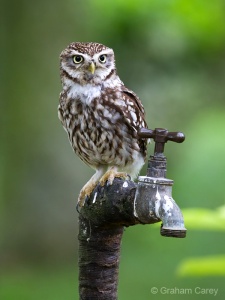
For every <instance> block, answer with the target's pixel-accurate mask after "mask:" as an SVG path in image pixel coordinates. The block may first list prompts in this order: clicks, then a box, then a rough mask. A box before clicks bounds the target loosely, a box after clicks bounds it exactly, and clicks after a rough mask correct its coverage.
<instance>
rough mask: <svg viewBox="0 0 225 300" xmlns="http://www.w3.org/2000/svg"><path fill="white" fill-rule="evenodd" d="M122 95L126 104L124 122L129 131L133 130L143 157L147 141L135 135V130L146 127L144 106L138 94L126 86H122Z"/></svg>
mask: <svg viewBox="0 0 225 300" xmlns="http://www.w3.org/2000/svg"><path fill="white" fill-rule="evenodd" d="M122 95H123V96H122V97H123V101H124V102H125V104H126V106H127V107H126V109H123V115H124V117H125V119H126V123H127V124H128V123H129V124H128V127H130V128H131V131H133V135H134V137H136V138H137V140H138V144H139V147H140V150H141V152H142V153H143V155H144V157H145V156H146V152H147V143H148V142H149V141H147V140H146V139H141V138H138V137H137V132H138V131H139V130H140V129H141V128H147V127H148V125H147V123H146V121H145V111H144V107H143V105H142V103H141V100H140V99H139V98H138V96H137V95H136V94H135V93H134V92H133V91H131V90H129V89H127V88H126V87H123V88H122Z"/></svg>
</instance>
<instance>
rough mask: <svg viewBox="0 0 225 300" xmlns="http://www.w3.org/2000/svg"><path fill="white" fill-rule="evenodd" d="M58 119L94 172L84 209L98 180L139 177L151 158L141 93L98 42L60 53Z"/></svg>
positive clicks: (83, 195) (85, 192)
mask: <svg viewBox="0 0 225 300" xmlns="http://www.w3.org/2000/svg"><path fill="white" fill-rule="evenodd" d="M60 76H61V81H62V87H63V89H62V92H61V93H60V104H59V108H58V113H59V119H60V121H61V122H62V125H63V127H64V129H65V130H66V131H67V133H68V137H69V141H70V143H71V145H72V147H73V150H74V151H75V153H76V154H77V155H78V156H79V158H80V159H81V160H82V161H83V162H84V163H86V164H87V165H88V166H90V167H92V168H93V169H95V171H96V172H95V174H94V175H93V176H92V177H91V179H90V180H89V181H88V182H87V183H86V184H85V185H84V187H83V188H82V190H81V191H80V194H79V198H78V205H79V206H80V207H82V206H83V205H84V203H85V199H86V197H88V196H90V194H91V192H92V191H93V190H94V188H95V187H96V185H97V184H98V182H100V184H101V185H104V183H105V182H106V181H107V180H108V182H109V184H112V183H113V180H114V178H115V177H122V178H126V177H127V176H128V174H129V175H130V177H131V179H134V178H135V177H136V176H137V175H138V173H139V171H140V169H141V167H142V166H143V164H144V162H145V158H146V140H145V139H141V138H139V137H138V130H139V129H140V128H143V127H147V124H146V122H145V115H144V108H143V106H142V104H141V101H140V99H139V98H138V97H137V95H136V94H135V93H134V92H132V91H131V90H129V89H128V88H126V87H125V86H124V84H123V82H122V81H121V80H120V78H119V76H118V75H117V73H116V66H115V58H114V52H113V50H112V49H110V48H108V47H106V46H104V45H102V44H98V43H71V44H70V45H69V46H68V47H67V48H66V49H65V50H64V51H62V53H61V55H60Z"/></svg>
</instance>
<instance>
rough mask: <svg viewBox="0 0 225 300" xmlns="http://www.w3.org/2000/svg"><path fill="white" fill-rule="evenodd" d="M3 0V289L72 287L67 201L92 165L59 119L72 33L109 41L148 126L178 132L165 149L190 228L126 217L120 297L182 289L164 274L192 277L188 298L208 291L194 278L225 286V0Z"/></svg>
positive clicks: (73, 237)
mask: <svg viewBox="0 0 225 300" xmlns="http://www.w3.org/2000/svg"><path fill="white" fill-rule="evenodd" d="M1 3H2V5H1V7H2V9H1V11H2V16H1V26H0V33H1V47H0V53H1V68H0V76H1V155H0V165H1V168H0V188H1V189H0V191H1V194H0V195H1V198H0V225H1V226H0V273H1V274H0V299H1V300H14V299H22V300H36V299H48V300H51V299H54V300H60V299H78V281H77V276H78V270H77V249H78V244H77V233H78V229H77V220H78V215H77V213H76V210H75V204H76V198H77V195H78V192H79V190H80V188H81V187H82V186H83V185H84V183H85V182H86V181H87V180H88V178H89V177H90V176H91V175H92V174H93V171H92V170H91V169H89V168H88V167H87V166H85V165H84V164H83V163H82V162H81V161H80V160H79V159H78V158H77V157H76V156H75V155H74V153H73V151H72V150H71V148H70V145H69V142H68V140H67V136H66V133H65V132H64V130H63V129H62V126H61V124H60V122H59V120H58V118H57V105H58V95H59V92H60V90H61V84H60V79H59V54H60V52H61V51H62V50H63V49H64V48H65V47H66V46H67V45H68V44H69V43H70V42H73V41H96V42H100V43H103V44H105V45H107V46H109V47H111V48H113V49H114V51H115V55H116V60H117V69H118V73H119V75H120V77H121V79H122V80H123V81H124V83H125V84H126V85H127V86H128V87H129V88H130V89H132V90H134V91H135V92H136V93H137V94H138V95H139V96H140V98H141V99H142V102H143V104H144V106H145V109H146V115H147V121H148V124H149V127H150V128H155V127H165V128H168V129H169V130H170V131H178V130H179V131H182V132H184V133H185V135H186V141H185V143H183V144H181V145H177V144H172V143H170V144H168V145H167V147H166V155H167V158H168V173H167V175H168V178H171V179H173V180H174V181H175V184H174V187H173V196H174V199H175V200H176V202H177V203H178V205H179V206H180V207H181V208H182V211H183V214H184V218H185V225H186V227H187V229H188V234H187V237H186V239H181V240H179V239H170V238H163V237H161V236H160V234H159V227H160V225H159V224H155V225H151V226H147V225H146V226H135V227H132V228H127V229H126V231H125V234H124V237H123V244H122V253H121V267H120V276H119V299H130V300H134V299H135V300H136V299H151V298H154V297H157V299H165V298H166V299H174V297H175V298H178V297H180V296H179V295H178V294H175V295H173V294H170V293H169V292H167V293H166V294H163V292H161V290H160V289H161V288H162V287H166V288H174V287H177V288H191V289H192V291H193V293H192V295H194V296H195V298H196V299H211V297H212V295H210V294H209V293H203V292H200V293H198V294H196V293H195V290H194V289H195V288H196V287H200V288H201V289H206V288H216V289H218V293H217V299H224V296H225V287H224V280H225V238H224V235H225V206H224V205H225V201H224V200H225V199H224V198H225V197H224V186H225V159H224V147H225V133H224V131H225V88H224V86H225V83H224V81H225V2H224V0H214V1H212V0H183V1H182V0H181V1H179V0H171V1H169V0H164V1H163V0H139V1H134V0H107V1H103V0H102V1H100V0H89V1H87V0H84V1H78V0H64V1H53V0H48V1H46V0H39V1H28V0H21V1H15V0H11V1H7V0H3V1H2V2H1ZM152 151H153V146H150V147H149V153H151V152H152ZM145 169H146V168H144V170H143V171H142V174H145ZM152 287H156V288H157V289H158V290H159V292H158V293H157V296H155V295H153V294H152V293H151V288H152ZM183 297H186V298H187V297H191V296H190V295H188V296H183Z"/></svg>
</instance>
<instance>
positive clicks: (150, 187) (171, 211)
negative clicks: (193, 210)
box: [134, 176, 186, 238]
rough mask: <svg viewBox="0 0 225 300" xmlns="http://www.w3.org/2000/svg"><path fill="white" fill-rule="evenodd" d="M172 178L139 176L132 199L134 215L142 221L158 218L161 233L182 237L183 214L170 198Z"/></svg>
mask: <svg viewBox="0 0 225 300" xmlns="http://www.w3.org/2000/svg"><path fill="white" fill-rule="evenodd" d="M172 185H173V180H170V179H167V178H163V177H161V178H157V177H148V176H139V178H138V186H137V191H136V195H135V201H134V215H135V217H136V218H138V220H139V221H140V222H142V223H145V224H146V223H156V222H159V221H160V220H161V221H162V225H161V231H160V233H161V235H163V236H167V237H177V238H183V237H185V236H186V228H185V227H184V220H183V215H182V213H181V210H180V208H179V207H178V205H177V204H176V202H175V201H174V199H173V198H172Z"/></svg>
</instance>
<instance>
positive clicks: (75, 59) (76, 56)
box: [73, 55, 84, 64]
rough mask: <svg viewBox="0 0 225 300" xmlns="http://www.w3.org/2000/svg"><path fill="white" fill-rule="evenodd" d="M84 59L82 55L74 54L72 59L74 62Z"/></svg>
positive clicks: (77, 62)
mask: <svg viewBox="0 0 225 300" xmlns="http://www.w3.org/2000/svg"><path fill="white" fill-rule="evenodd" d="M83 60H84V58H83V56H81V55H74V57H73V61H74V63H75V64H80V63H81V62H82V61H83Z"/></svg>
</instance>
